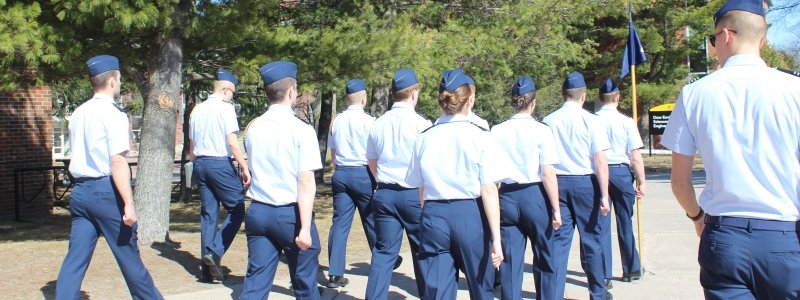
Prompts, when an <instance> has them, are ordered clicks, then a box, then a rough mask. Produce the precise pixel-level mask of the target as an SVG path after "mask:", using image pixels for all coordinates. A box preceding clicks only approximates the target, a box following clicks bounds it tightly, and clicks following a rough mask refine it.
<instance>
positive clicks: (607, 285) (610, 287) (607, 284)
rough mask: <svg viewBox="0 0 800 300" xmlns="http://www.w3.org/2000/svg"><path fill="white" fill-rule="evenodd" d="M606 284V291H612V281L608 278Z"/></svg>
mask: <svg viewBox="0 0 800 300" xmlns="http://www.w3.org/2000/svg"><path fill="white" fill-rule="evenodd" d="M605 284H606V290H610V289H613V288H614V284H613V283H611V279H608V278H606V280H605Z"/></svg>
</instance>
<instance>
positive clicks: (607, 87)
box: [600, 79, 619, 95]
mask: <svg viewBox="0 0 800 300" xmlns="http://www.w3.org/2000/svg"><path fill="white" fill-rule="evenodd" d="M613 92H619V86H617V83H616V82H614V81H613V80H611V79H606V81H605V82H603V86H601V87H600V94H601V95H602V94H610V93H613Z"/></svg>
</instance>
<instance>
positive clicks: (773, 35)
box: [767, 0, 800, 58]
mask: <svg viewBox="0 0 800 300" xmlns="http://www.w3.org/2000/svg"><path fill="white" fill-rule="evenodd" d="M798 1H799V0H773V1H772V4H773V8H774V7H781V6H784V5H786V4H789V3H797V2H798ZM767 23H769V24H770V27H769V31H768V32H767V41H768V42H769V44H770V45H772V46H773V47H776V48H779V49H787V48H788V47H791V46H792V45H795V44H800V6H798V7H795V8H794V9H793V10H792V11H791V13H788V14H787V13H785V12H778V11H775V12H768V13H767ZM797 55H799V56H800V53H798V54H797ZM799 58H800V57H799Z"/></svg>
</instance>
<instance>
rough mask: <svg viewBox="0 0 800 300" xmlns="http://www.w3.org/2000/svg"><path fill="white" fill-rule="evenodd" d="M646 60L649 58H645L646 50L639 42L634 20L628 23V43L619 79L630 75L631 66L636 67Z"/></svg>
mask: <svg viewBox="0 0 800 300" xmlns="http://www.w3.org/2000/svg"><path fill="white" fill-rule="evenodd" d="M646 60H647V57H645V56H644V48H642V42H641V41H639V34H638V33H637V32H636V26H634V25H633V21H632V20H631V21H628V42H627V43H626V44H625V56H623V57H622V71H621V72H620V74H619V78H623V77H625V75H628V73H629V72H630V69H631V65H634V66H636V65H639V64H640V63H642V62H644V61H646Z"/></svg>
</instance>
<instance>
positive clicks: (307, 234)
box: [294, 229, 311, 250]
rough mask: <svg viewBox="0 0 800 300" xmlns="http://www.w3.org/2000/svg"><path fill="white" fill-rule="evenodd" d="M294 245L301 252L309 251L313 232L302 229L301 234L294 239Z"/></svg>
mask: <svg viewBox="0 0 800 300" xmlns="http://www.w3.org/2000/svg"><path fill="white" fill-rule="evenodd" d="M294 243H295V244H297V247H298V248H300V250H308V248H311V231H310V230H308V229H300V233H298V234H297V237H296V238H295V239H294Z"/></svg>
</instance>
